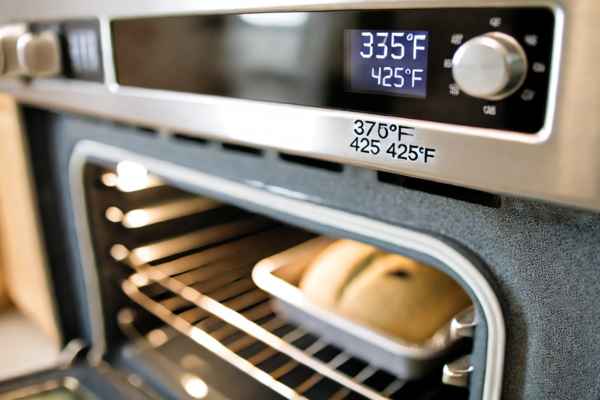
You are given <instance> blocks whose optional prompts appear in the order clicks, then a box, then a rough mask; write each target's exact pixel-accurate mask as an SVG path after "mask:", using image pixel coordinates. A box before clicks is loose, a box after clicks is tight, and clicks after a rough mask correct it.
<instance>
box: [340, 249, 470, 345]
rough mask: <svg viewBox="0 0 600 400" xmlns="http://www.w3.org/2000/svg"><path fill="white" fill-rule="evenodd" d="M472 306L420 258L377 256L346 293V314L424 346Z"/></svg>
mask: <svg viewBox="0 0 600 400" xmlns="http://www.w3.org/2000/svg"><path fill="white" fill-rule="evenodd" d="M469 304H470V299H469V297H468V296H467V294H466V293H465V292H464V291H463V290H462V288H461V287H460V286H459V285H458V284H457V283H456V282H455V281H454V280H453V279H452V278H450V277H449V276H448V275H446V274H444V273H442V272H440V271H438V270H436V269H434V268H431V267H428V266H425V265H423V264H420V263H418V262H416V261H414V260H410V259H408V258H405V257H402V256H397V255H385V256H381V257H378V258H376V259H375V260H374V261H373V263H372V264H371V265H370V266H369V267H368V268H366V269H365V270H364V271H363V273H361V274H360V275H359V276H358V277H356V278H355V279H354V280H353V281H352V282H351V283H350V284H349V285H348V286H347V287H346V288H345V289H344V291H343V295H342V296H341V298H340V300H339V302H338V304H337V310H338V312H339V313H340V314H342V315H344V316H346V317H348V318H350V319H352V320H354V321H356V322H360V323H364V324H366V325H368V326H370V327H372V328H375V329H377V330H380V331H383V332H385V333H387V334H389V335H392V336H397V337H399V338H402V339H404V340H406V341H409V342H412V343H423V342H425V341H427V339H429V338H431V337H432V336H433V335H434V333H435V332H436V331H438V330H439V329H440V328H441V327H442V326H443V325H444V324H445V323H447V322H448V321H450V319H451V318H452V317H453V316H454V315H455V314H456V313H458V312H459V311H461V310H463V309H464V308H465V307H467V306H468V305H469Z"/></svg>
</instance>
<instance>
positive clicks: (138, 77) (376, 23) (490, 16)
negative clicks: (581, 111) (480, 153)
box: [112, 8, 554, 133]
mask: <svg viewBox="0 0 600 400" xmlns="http://www.w3.org/2000/svg"><path fill="white" fill-rule="evenodd" d="M352 30H360V31H363V32H364V31H370V32H388V33H389V35H391V34H392V33H394V32H395V33H396V35H399V34H400V33H405V34H409V33H411V32H412V33H417V32H421V33H422V34H426V35H427V43H426V47H427V49H426V53H427V56H426V57H427V60H424V59H422V58H421V59H419V60H416V61H418V62H417V63H416V64H415V65H419V67H420V68H423V66H424V68H425V69H426V70H425V72H424V73H423V81H422V82H426V85H425V86H426V87H420V88H419V91H418V93H416V96H402V94H409V95H410V94H411V93H410V90H408V91H402V90H397V91H395V93H394V91H393V90H387V91H386V90H382V91H379V90H375V91H366V92H365V91H360V90H352V85H350V84H349V78H348V76H349V73H348V71H349V68H350V67H349V66H348V63H349V58H351V56H349V54H348V51H347V50H346V49H347V46H348V43H347V40H348V39H347V38H348V36H349V33H351V32H352ZM553 30H554V15H553V13H552V11H551V10H549V9H545V8H522V9H504V8H500V9H498V8H495V9H494V8H483V9H468V8H464V9H431V10H383V11H382V10H380V11H328V12H296V13H264V14H243V15H193V16H170V17H150V18H135V19H123V20H116V21H113V22H112V31H113V45H114V59H115V66H116V73H117V79H118V82H119V83H120V84H122V85H126V86H135V87H142V88H150V89H164V90H170V91H178V92H188V93H198V94H209V95H217V96H226V97H234V98H241V99H251V100H261V101H273V102H279V103H289V104H300V105H307V106H315V107H326V108H333V109H341V110H353V111H361V112H370V113H376V114H382V115H391V116H398V117H406V118H414V119H420V120H427V121H436V122H446V123H453V124H461V125H469V126H476V127H487V128H495V129H506V130H514V131H520V132H530V133H531V132H537V131H538V130H540V129H541V127H542V125H543V122H544V118H545V113H546V103H547V96H548V82H549V74H550V69H551V65H550V62H551V55H552V43H553ZM490 31H500V32H505V33H507V34H510V35H512V36H513V37H515V38H516V39H517V40H518V41H519V42H520V43H521V45H522V46H523V48H524V49H525V51H526V53H527V56H528V59H529V64H530V71H529V72H528V75H527V79H526V81H525V83H524V85H523V87H522V88H521V89H520V90H519V91H518V92H516V93H515V94H514V95H512V96H510V97H509V98H507V99H504V100H501V101H486V100H479V99H475V98H472V97H469V96H467V95H465V94H463V93H460V94H458V95H457V92H456V90H455V89H454V88H453V85H452V84H453V79H452V72H451V69H450V68H449V64H448V63H449V60H450V59H451V58H452V56H453V54H454V52H455V51H456V49H457V48H458V46H459V45H460V43H464V42H465V41H466V40H468V39H470V38H473V37H475V36H477V35H481V34H484V33H486V32H490ZM398 40H399V41H401V39H398ZM402 40H404V39H402ZM420 45H421V46H425V44H423V43H421V44H420ZM390 46H391V42H390ZM419 57H421V56H419ZM425 61H426V62H425ZM373 65H381V66H383V67H385V66H386V65H387V64H385V63H383V64H382V63H380V64H373ZM533 65H535V66H536V67H535V70H534V69H533V68H532V66H533ZM384 72H385V71H384ZM350 78H351V77H350ZM376 78H377V76H375V77H374V78H373V79H376ZM390 82H391V81H390ZM396 82H399V81H396ZM418 84H420V83H418ZM351 90H352V91H351ZM398 94H400V95H398ZM413 94H415V93H413Z"/></svg>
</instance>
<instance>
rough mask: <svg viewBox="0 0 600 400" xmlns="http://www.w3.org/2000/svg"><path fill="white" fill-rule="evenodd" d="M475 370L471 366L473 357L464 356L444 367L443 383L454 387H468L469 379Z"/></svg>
mask: <svg viewBox="0 0 600 400" xmlns="http://www.w3.org/2000/svg"><path fill="white" fill-rule="evenodd" d="M473 370H474V367H473V365H472V364H471V356H469V355H466V356H463V357H461V358H459V359H458V360H455V361H452V362H451V363H448V364H446V365H444V371H443V373H442V382H444V383H445V384H447V385H452V386H460V387H468V386H469V378H470V376H471V374H472V373H473Z"/></svg>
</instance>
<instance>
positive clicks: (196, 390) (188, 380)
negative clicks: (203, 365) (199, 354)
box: [181, 374, 208, 399]
mask: <svg viewBox="0 0 600 400" xmlns="http://www.w3.org/2000/svg"><path fill="white" fill-rule="evenodd" d="M181 384H182V385H183V388H184V389H185V391H186V392H187V394H189V395H190V396H191V397H193V398H194V399H203V398H205V397H206V396H207V395H208V386H206V383H204V381H203V380H202V379H200V378H198V377H197V376H195V375H192V374H185V375H183V377H182V378H181Z"/></svg>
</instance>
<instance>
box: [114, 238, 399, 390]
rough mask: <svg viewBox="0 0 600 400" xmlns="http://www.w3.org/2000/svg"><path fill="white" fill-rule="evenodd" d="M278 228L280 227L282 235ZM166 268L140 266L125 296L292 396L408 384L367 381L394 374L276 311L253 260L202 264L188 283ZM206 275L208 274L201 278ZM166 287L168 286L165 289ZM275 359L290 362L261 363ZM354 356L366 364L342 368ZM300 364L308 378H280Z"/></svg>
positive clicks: (396, 387) (125, 285) (127, 282)
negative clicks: (254, 274)
mask: <svg viewBox="0 0 600 400" xmlns="http://www.w3.org/2000/svg"><path fill="white" fill-rule="evenodd" d="M280 233H281V232H276V234H277V235H279V234H280ZM258 236H261V234H258ZM243 240H248V238H246V239H243ZM217 263H218V262H217ZM160 267H161V265H158V266H152V267H146V268H145V269H144V268H141V267H140V266H139V265H138V266H136V269H138V272H136V273H134V274H133V275H132V276H131V277H130V278H129V279H127V280H125V281H123V283H122V288H123V290H124V292H125V293H126V294H127V296H129V298H131V299H132V300H133V301H134V302H136V303H137V304H139V305H140V306H142V307H143V308H144V309H146V310H147V311H149V312H151V313H152V314H154V315H155V316H157V317H158V318H159V319H161V320H162V321H163V322H164V323H166V324H167V325H169V326H171V327H173V328H174V329H176V330H177V331H178V332H179V333H181V334H184V335H186V336H188V337H189V338H191V339H192V340H193V341H194V342H196V343H198V344H199V345H201V346H203V347H205V348H207V349H208V350H210V351H212V352H213V353H214V354H216V355H218V356H219V357H221V358H223V359H225V361H227V362H229V363H231V364H233V365H234V366H236V367H237V368H239V369H241V370H242V371H244V372H246V373H247V374H248V375H250V376H252V377H253V378H255V379H257V380H258V381H260V382H261V383H263V384H265V385H267V386H268V387H270V388H271V389H273V390H275V391H276V392H278V393H279V394H281V395H283V396H284V397H286V398H290V399H291V398H298V397H303V396H304V395H305V394H306V393H307V392H309V391H310V389H311V388H313V387H314V386H315V385H317V384H318V383H319V382H321V381H322V380H329V381H332V382H336V383H337V385H338V388H337V390H335V391H334V392H333V393H332V396H331V398H336V399H343V398H347V397H349V396H351V395H353V396H351V397H355V398H356V397H358V398H367V399H386V398H390V397H391V396H393V395H394V394H395V393H396V392H398V391H399V390H400V389H401V388H402V387H403V386H404V385H405V384H406V381H404V380H401V379H398V378H395V377H391V376H390V378H391V379H389V380H390V381H389V382H388V383H387V384H386V385H385V387H383V388H381V389H379V390H376V389H374V388H372V387H369V386H368V384H367V381H368V380H369V378H371V377H373V376H374V375H375V374H376V373H379V374H380V375H388V374H387V373H385V372H383V371H379V370H378V369H376V368H374V367H372V366H370V365H366V364H364V363H361V362H360V361H358V360H356V359H354V358H353V357H352V356H351V355H350V354H348V353H346V352H343V351H340V350H339V349H335V346H331V345H330V344H328V343H326V342H324V341H322V340H320V339H318V338H315V337H314V336H312V335H311V334H310V333H308V332H306V331H304V330H303V329H301V328H299V327H296V326H293V325H292V324H289V323H288V322H287V321H285V320H283V319H281V318H280V317H278V316H277V315H276V314H275V313H274V312H273V310H272V308H271V305H270V302H269V296H268V295H267V294H266V293H265V292H263V291H262V290H260V289H258V288H257V287H256V286H255V285H254V283H253V282H252V280H251V271H252V266H251V265H246V266H242V267H239V268H233V269H229V268H223V267H224V265H223V264H220V267H221V271H220V273H217V274H216V275H213V274H210V273H205V274H200V273H199V272H201V270H202V268H207V265H206V264H204V265H203V266H201V267H199V268H197V269H193V270H191V271H186V272H185V274H190V273H191V274H193V273H194V272H198V273H199V274H198V275H199V276H201V277H200V278H199V279H197V280H194V281H189V280H188V281H187V282H186V283H182V282H181V281H180V280H179V279H177V278H176V277H172V276H168V275H167V276H164V275H162V272H161V269H160ZM173 267H174V265H173V264H171V265H170V268H163V270H165V269H173ZM213 267H214V266H213ZM208 269H210V267H208ZM205 271H206V272H207V271H208V270H207V269H205ZM202 275H204V276H208V277H207V278H205V279H202ZM186 276H190V275H186ZM156 284H159V285H160V287H157V286H156ZM198 286H202V287H204V288H206V289H208V290H207V293H206V294H204V293H202V292H201V291H199V290H196V289H194V287H198ZM160 288H166V289H167V290H168V291H167V292H164V291H161V290H160ZM221 302H223V303H221ZM234 338H235V339H234ZM228 339H229V340H228ZM224 342H226V343H227V344H224ZM260 343H262V345H264V346H260V347H261V350H260V351H258V352H256V353H255V354H251V355H248V356H247V357H246V358H244V357H243V356H241V355H240V353H242V354H243V353H245V350H248V349H249V348H250V347H252V346H255V347H256V345H257V344H258V345H259V344H260ZM295 343H301V344H307V343H310V344H309V345H307V346H302V347H303V348H301V347H296V346H295V345H294V344H295ZM319 352H323V353H324V354H325V353H336V354H335V356H333V357H332V358H331V359H329V360H328V361H326V362H324V361H320V360H319V359H318V358H317V357H315V355H317V353H319ZM282 356H283V358H282ZM276 358H279V359H285V361H283V363H281V365H278V366H277V367H276V368H275V369H272V370H268V371H265V370H263V369H261V368H260V366H262V365H268V364H269V363H270V362H271V361H274V360H275V359H276ZM351 362H352V363H355V364H361V367H360V368H359V369H358V370H357V371H355V373H354V374H352V376H349V375H346V374H345V373H343V372H341V370H340V368H341V367H343V366H344V365H345V364H348V363H351ZM362 364H364V365H362ZM299 371H302V372H304V374H305V375H306V377H305V379H303V380H302V382H300V383H298V384H296V385H295V386H293V387H290V386H288V385H285V384H283V383H282V382H281V381H280V380H281V379H285V377H286V376H287V375H294V374H298V373H299ZM357 395H358V396H357Z"/></svg>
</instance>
